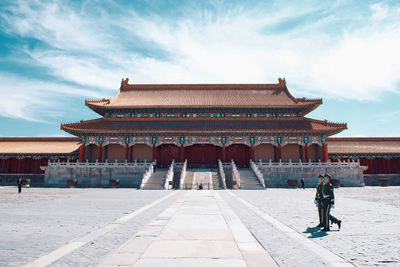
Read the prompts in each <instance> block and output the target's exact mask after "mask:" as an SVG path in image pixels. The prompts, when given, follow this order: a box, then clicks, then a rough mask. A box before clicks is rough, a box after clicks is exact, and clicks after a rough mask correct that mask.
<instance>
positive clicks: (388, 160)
mask: <svg viewBox="0 0 400 267" xmlns="http://www.w3.org/2000/svg"><path fill="white" fill-rule="evenodd" d="M386 162H387V173H391V171H390V159H386Z"/></svg>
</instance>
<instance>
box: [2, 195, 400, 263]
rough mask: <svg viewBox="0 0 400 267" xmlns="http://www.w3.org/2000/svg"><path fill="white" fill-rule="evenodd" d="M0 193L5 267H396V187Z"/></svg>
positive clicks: (399, 229)
mask: <svg viewBox="0 0 400 267" xmlns="http://www.w3.org/2000/svg"><path fill="white" fill-rule="evenodd" d="M314 195H315V189H312V188H307V189H305V190H302V189H283V188H273V189H271V188H268V189H266V190H178V191H175V190H136V189H125V188H117V189H109V188H103V189H102V188H97V189H94V188H91V189H89V188H23V191H22V194H17V189H16V187H1V188H0V225H1V226H2V227H1V234H0V263H1V264H0V265H1V266H160V265H163V266H352V265H355V266H377V265H378V266H398V265H400V256H399V255H400V242H398V240H399V239H400V220H399V216H400V204H399V201H398V199H399V197H400V187H362V188H338V189H336V190H335V199H336V201H335V202H336V208H335V209H334V210H332V214H333V215H334V216H336V217H338V218H340V219H341V220H342V222H343V225H342V228H341V229H340V231H339V230H338V229H337V226H336V225H333V226H332V227H331V231H330V232H321V231H320V229H319V228H316V227H315V226H316V225H317V224H318V214H317V210H316V207H315V205H314Z"/></svg>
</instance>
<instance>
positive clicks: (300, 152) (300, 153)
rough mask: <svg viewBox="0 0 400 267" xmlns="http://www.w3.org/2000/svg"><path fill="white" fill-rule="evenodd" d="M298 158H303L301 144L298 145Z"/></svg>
mask: <svg viewBox="0 0 400 267" xmlns="http://www.w3.org/2000/svg"><path fill="white" fill-rule="evenodd" d="M299 160H301V161H304V160H303V146H301V145H299Z"/></svg>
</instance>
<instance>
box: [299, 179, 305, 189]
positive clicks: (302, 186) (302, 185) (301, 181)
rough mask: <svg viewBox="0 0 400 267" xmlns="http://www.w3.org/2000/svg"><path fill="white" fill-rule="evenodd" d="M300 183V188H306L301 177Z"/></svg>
mask: <svg viewBox="0 0 400 267" xmlns="http://www.w3.org/2000/svg"><path fill="white" fill-rule="evenodd" d="M300 183H301V188H302V189H306V188H305V187H304V180H303V179H301V180H300Z"/></svg>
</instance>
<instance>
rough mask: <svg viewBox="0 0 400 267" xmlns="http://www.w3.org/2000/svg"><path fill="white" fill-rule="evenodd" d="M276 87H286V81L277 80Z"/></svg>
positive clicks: (283, 79)
mask: <svg viewBox="0 0 400 267" xmlns="http://www.w3.org/2000/svg"><path fill="white" fill-rule="evenodd" d="M278 85H280V86H283V87H286V79H285V78H278Z"/></svg>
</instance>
